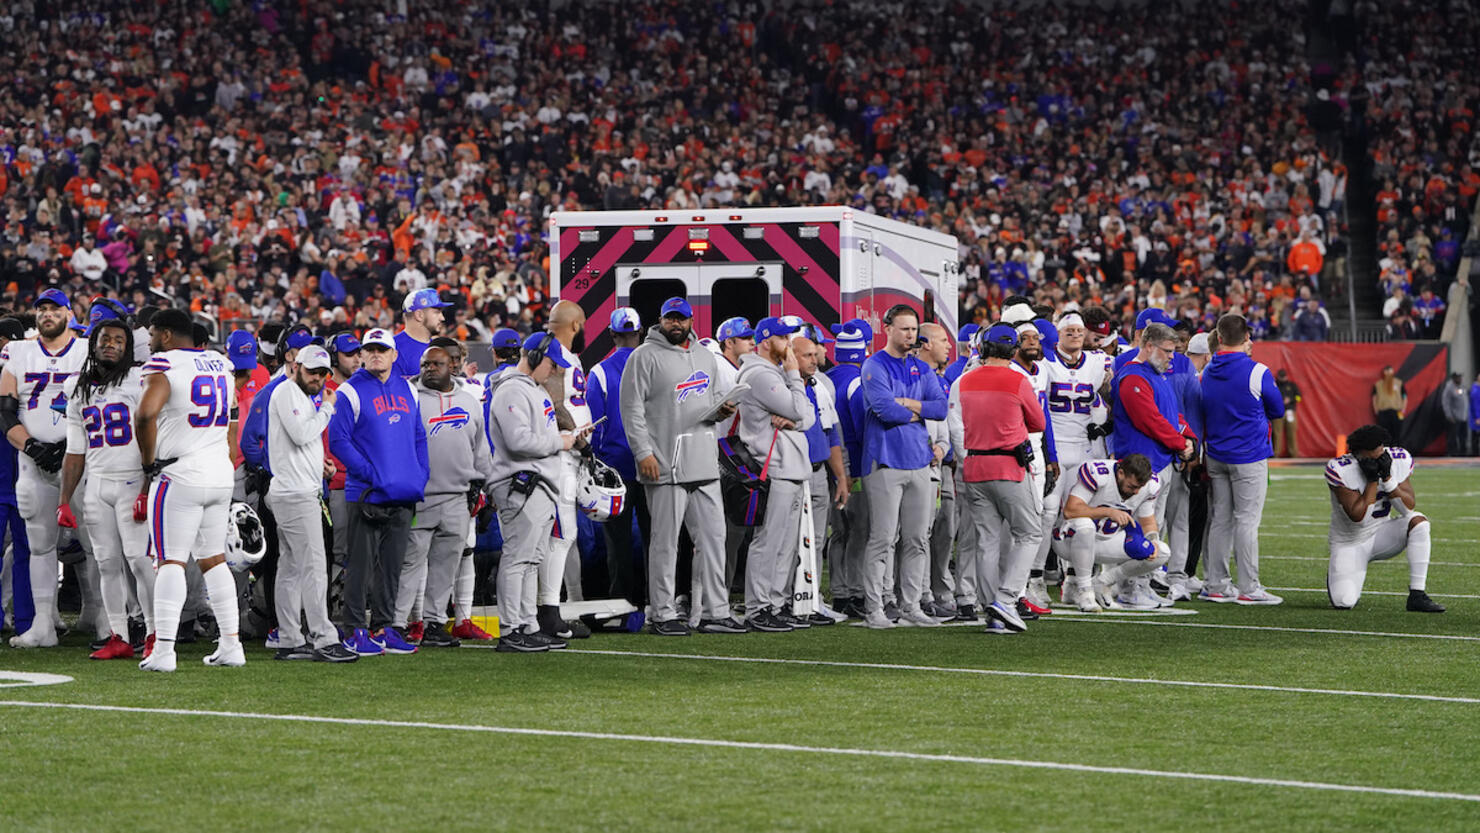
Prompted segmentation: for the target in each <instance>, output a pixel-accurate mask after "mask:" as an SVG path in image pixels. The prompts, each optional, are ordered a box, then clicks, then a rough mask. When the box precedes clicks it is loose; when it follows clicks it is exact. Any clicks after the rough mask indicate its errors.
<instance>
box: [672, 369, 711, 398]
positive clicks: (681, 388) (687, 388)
mask: <svg viewBox="0 0 1480 833" xmlns="http://www.w3.org/2000/svg"><path fill="white" fill-rule="evenodd" d="M708 390H709V374H708V373H705V372H704V371H702V370H695V371H694V373H693V375H691V376H690V377H689V378H687V379H685V380H683V381H682V382H679V383H678V384H676V385H674V386H673V392H674V393H675V394H677V396H678V401H679V402H682V401H684V400H685V399H688V398H689V397H690V396H702V395H703V394H704V393H706V392H707V391H708Z"/></svg>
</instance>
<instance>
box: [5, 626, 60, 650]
mask: <svg viewBox="0 0 1480 833" xmlns="http://www.w3.org/2000/svg"><path fill="white" fill-rule="evenodd" d="M56 646H57V631H56V628H55V627H46V626H45V625H42V624H40V623H39V622H32V623H31V628H30V630H28V631H26V632H25V633H23V634H21V635H20V636H12V637H11V638H10V647H12V648H55V647H56Z"/></svg>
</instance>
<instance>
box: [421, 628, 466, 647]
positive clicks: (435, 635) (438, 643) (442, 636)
mask: <svg viewBox="0 0 1480 833" xmlns="http://www.w3.org/2000/svg"><path fill="white" fill-rule="evenodd" d="M421 644H422V645H423V646H425V647H427V648H456V647H457V646H459V645H461V644H462V640H461V639H458V638H457V637H455V636H453V635H452V634H450V633H448V632H447V623H446V622H428V623H427V624H426V628H425V629H424V630H423V631H422V633H421Z"/></svg>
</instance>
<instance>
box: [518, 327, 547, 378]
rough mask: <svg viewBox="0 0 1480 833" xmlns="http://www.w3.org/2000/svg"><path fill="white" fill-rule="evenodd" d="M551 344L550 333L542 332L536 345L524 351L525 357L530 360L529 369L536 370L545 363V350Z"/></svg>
mask: <svg viewBox="0 0 1480 833" xmlns="http://www.w3.org/2000/svg"><path fill="white" fill-rule="evenodd" d="M549 346H550V334H549V333H541V334H540V340H539V342H538V343H536V344H535V346H534V347H531V348H529V349H528V350H527V351H525V353H524V358H525V359H526V360H527V361H528V362H529V369H530V370H535V369H537V368H538V367H539V366H540V365H542V364H544V363H545V350H546V348H548V347H549Z"/></svg>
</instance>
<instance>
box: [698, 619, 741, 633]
mask: <svg viewBox="0 0 1480 833" xmlns="http://www.w3.org/2000/svg"><path fill="white" fill-rule="evenodd" d="M745 632H746V631H745V626H744V625H742V624H740V623H739V622H736V621H735V620H734V618H730V617H727V618H724V619H701V620H699V633H745Z"/></svg>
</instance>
